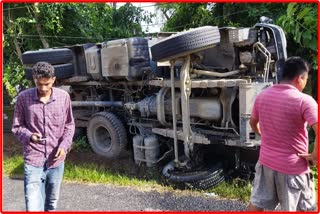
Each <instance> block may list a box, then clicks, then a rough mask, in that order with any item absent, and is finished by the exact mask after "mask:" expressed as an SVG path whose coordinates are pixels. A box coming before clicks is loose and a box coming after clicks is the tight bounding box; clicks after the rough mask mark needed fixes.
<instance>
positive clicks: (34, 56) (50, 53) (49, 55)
mask: <svg viewBox="0 0 320 214" xmlns="http://www.w3.org/2000/svg"><path fill="white" fill-rule="evenodd" d="M72 59H73V54H72V51H71V50H70V49H68V48H59V49H44V50H38V51H26V52H24V53H23V54H22V62H23V64H25V65H34V64H36V63H37V62H41V61H44V62H48V63H50V64H52V65H54V64H64V63H68V62H71V60H72Z"/></svg>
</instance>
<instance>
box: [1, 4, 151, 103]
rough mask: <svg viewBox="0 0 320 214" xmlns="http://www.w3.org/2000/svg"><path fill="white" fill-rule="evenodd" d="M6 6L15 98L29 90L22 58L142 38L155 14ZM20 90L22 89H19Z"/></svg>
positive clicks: (7, 74) (9, 83)
mask: <svg viewBox="0 0 320 214" xmlns="http://www.w3.org/2000/svg"><path fill="white" fill-rule="evenodd" d="M114 6H115V5H114V4H107V3H95V4H92V3H89V4H83V3H50V4H45V3H23V4H13V3H5V4H4V5H3V7H4V14H3V20H4V42H3V48H4V49H3V50H4V53H3V56H4V73H3V82H4V85H5V87H6V89H7V91H8V93H9V95H10V97H11V98H13V97H15V96H16V95H17V92H18V90H17V89H24V88H26V87H28V81H27V80H26V79H25V78H24V69H23V66H22V62H21V54H22V53H23V52H25V51H28V50H37V49H40V48H48V47H61V46H66V45H74V44H83V43H96V42H103V41H106V40H112V39H116V38H127V37H132V36H142V35H143V32H142V28H141V24H140V23H141V21H145V22H147V23H148V22H150V21H151V17H152V14H150V13H147V12H144V11H142V9H141V8H137V7H135V6H133V5H132V4H130V3H127V4H125V5H123V6H121V7H120V8H118V9H117V8H116V7H114ZM17 86H18V87H17Z"/></svg>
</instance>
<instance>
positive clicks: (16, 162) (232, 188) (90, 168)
mask: <svg viewBox="0 0 320 214" xmlns="http://www.w3.org/2000/svg"><path fill="white" fill-rule="evenodd" d="M311 171H312V173H313V175H314V178H315V186H316V189H318V188H317V186H318V179H317V177H318V173H317V167H312V168H311ZM3 172H4V174H5V175H8V176H10V177H20V178H21V177H23V158H22V157H21V156H14V157H10V158H7V159H4V161H3ZM64 181H67V182H79V183H91V184H92V183H94V184H113V185H120V186H133V187H137V188H139V189H144V190H147V189H157V190H160V191H162V190H167V191H168V190H172V189H173V188H172V187H170V186H163V185H161V184H160V182H159V181H158V180H156V179H154V180H153V179H149V180H146V179H138V178H134V177H129V176H125V175H121V174H119V173H117V172H113V171H110V170H106V169H104V168H103V167H102V166H99V165H98V164H95V163H85V164H73V163H70V162H68V161H67V162H66V164H65V174H64ZM251 188H252V185H251V182H250V181H248V180H243V179H239V178H236V179H233V180H232V181H228V182H227V181H226V182H222V183H221V184H219V185H217V186H216V187H214V188H211V189H209V190H206V191H196V190H192V191H191V192H192V193H203V192H206V193H215V194H216V195H219V196H220V197H223V198H229V199H239V200H241V201H243V202H245V203H247V202H248V201H249V198H250V193H251Z"/></svg>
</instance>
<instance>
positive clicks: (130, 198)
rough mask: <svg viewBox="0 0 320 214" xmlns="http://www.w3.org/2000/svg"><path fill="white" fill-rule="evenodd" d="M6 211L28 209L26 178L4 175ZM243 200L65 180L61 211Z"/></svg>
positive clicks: (218, 205)
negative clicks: (74, 182)
mask: <svg viewBox="0 0 320 214" xmlns="http://www.w3.org/2000/svg"><path fill="white" fill-rule="evenodd" d="M2 182H3V185H2V186H3V197H2V198H3V211H24V209H25V206H24V198H23V181H22V180H17V179H10V178H8V177H3V179H2ZM245 207H246V205H245V204H243V203H242V202H240V201H235V200H222V199H217V198H216V197H209V196H192V195H190V194H181V193H177V192H163V193H159V192H157V191H138V190H136V189H134V188H129V187H118V186H113V185H87V184H71V183H63V184H62V188H61V199H60V203H59V210H60V211H80V210H83V211H90V210H95V211H128V210H130V211H142V210H144V211H168V210H174V211H177V210H181V211H187V210H190V211H201V210H202V211H211V210H212V211H217V210H219V211H231V210H233V211H238V210H245Z"/></svg>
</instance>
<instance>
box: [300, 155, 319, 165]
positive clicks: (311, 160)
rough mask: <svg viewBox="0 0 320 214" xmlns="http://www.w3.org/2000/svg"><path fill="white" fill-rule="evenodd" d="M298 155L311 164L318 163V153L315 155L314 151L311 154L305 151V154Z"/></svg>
mask: <svg viewBox="0 0 320 214" xmlns="http://www.w3.org/2000/svg"><path fill="white" fill-rule="evenodd" d="M298 156H299V157H303V158H304V159H306V160H307V161H308V163H309V165H310V166H313V165H318V158H317V155H315V154H314V153H311V154H308V153H303V154H298Z"/></svg>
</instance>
